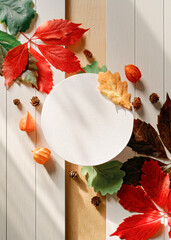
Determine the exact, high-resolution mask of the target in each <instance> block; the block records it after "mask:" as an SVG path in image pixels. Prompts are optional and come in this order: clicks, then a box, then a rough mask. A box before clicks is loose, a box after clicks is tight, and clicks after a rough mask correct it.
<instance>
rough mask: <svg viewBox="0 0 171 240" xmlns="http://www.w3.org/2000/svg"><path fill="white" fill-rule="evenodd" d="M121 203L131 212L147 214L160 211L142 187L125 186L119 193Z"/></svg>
mask: <svg viewBox="0 0 171 240" xmlns="http://www.w3.org/2000/svg"><path fill="white" fill-rule="evenodd" d="M118 197H119V199H120V200H119V203H120V204H121V205H122V206H123V207H124V208H125V209H126V210H128V211H130V212H138V213H146V212H153V211H158V209H157V208H156V206H155V205H154V203H153V202H152V200H151V199H150V198H149V196H148V195H147V193H145V192H144V190H143V189H142V187H140V186H137V187H133V186H131V185H126V184H123V185H122V188H121V189H120V190H119V192H118Z"/></svg>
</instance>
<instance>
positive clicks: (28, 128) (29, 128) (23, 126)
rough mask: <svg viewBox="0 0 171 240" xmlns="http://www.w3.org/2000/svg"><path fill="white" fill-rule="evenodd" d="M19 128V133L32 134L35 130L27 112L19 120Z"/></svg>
mask: <svg viewBox="0 0 171 240" xmlns="http://www.w3.org/2000/svg"><path fill="white" fill-rule="evenodd" d="M19 127H20V130H21V131H25V132H33V131H34V130H35V121H34V118H33V117H32V115H31V114H30V113H29V112H27V113H26V114H25V115H24V116H23V117H22V118H21V120H20V123H19Z"/></svg>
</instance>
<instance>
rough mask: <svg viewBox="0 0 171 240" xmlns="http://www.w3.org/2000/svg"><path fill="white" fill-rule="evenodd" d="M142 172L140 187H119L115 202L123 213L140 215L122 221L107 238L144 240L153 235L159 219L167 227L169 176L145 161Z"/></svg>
mask: <svg viewBox="0 0 171 240" xmlns="http://www.w3.org/2000/svg"><path fill="white" fill-rule="evenodd" d="M142 172H143V175H142V177H141V186H136V187H134V186H131V185H127V184H123V186H122V188H121V189H120V191H119V192H118V197H119V199H120V200H119V202H120V204H121V205H122V206H123V207H124V208H125V209H126V210H128V211H131V212H138V213H142V214H137V215H133V216H131V217H128V218H126V219H125V220H124V222H123V223H121V224H120V225H119V227H118V228H117V230H116V231H115V232H114V233H113V234H111V236H114V235H117V236H118V237H120V238H121V239H126V240H147V239H149V238H151V237H152V236H153V235H154V234H155V233H157V231H158V230H159V228H160V226H161V220H162V218H163V217H165V218H167V220H168V225H169V226H170V227H171V188H170V178H169V175H168V174H166V173H164V172H163V171H162V170H161V168H160V167H159V165H158V163H157V162H156V161H154V160H150V161H145V163H144V164H143V166H142ZM159 207H160V208H162V210H161V209H159ZM169 237H171V230H170V232H169Z"/></svg>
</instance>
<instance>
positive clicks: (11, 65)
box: [2, 43, 28, 87]
mask: <svg viewBox="0 0 171 240" xmlns="http://www.w3.org/2000/svg"><path fill="white" fill-rule="evenodd" d="M27 61H28V43H24V44H22V45H19V46H17V47H15V48H13V49H11V50H10V51H9V52H8V53H7V56H6V58H5V62H4V64H3V69H2V71H3V75H4V77H5V86H8V87H9V86H10V84H11V83H12V81H13V80H14V79H16V78H17V77H19V76H20V75H21V73H22V72H23V71H24V70H25V68H26V65H27Z"/></svg>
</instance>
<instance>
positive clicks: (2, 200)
mask: <svg viewBox="0 0 171 240" xmlns="http://www.w3.org/2000/svg"><path fill="white" fill-rule="evenodd" d="M0 30H2V31H6V28H5V27H4V25H3V24H0ZM0 96H1V107H0V132H1V134H0V156H1V157H0V239H2V240H6V88H5V86H4V78H3V77H0Z"/></svg>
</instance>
